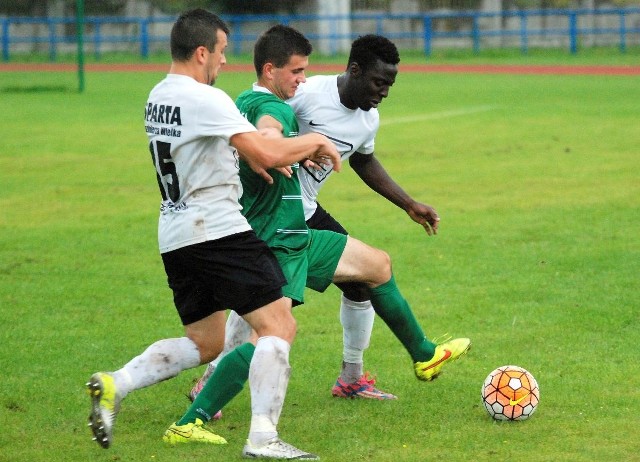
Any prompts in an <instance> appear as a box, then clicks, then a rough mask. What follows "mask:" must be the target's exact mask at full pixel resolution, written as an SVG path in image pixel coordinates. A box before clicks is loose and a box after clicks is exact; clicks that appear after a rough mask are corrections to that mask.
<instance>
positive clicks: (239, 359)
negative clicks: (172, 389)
mask: <svg viewBox="0 0 640 462" xmlns="http://www.w3.org/2000/svg"><path fill="white" fill-rule="evenodd" d="M255 350H256V347H255V346H254V345H253V344H252V343H244V344H242V345H240V346H239V347H236V349H235V350H233V351H231V352H230V353H229V354H227V355H226V356H225V357H224V358H222V360H221V361H220V363H219V364H218V366H217V367H216V370H215V371H214V372H213V374H211V377H209V380H207V383H206V384H205V386H204V387H203V388H202V391H201V392H200V393H198V396H197V397H196V399H195V400H193V403H191V406H190V407H189V409H187V412H186V413H185V414H184V415H183V416H182V418H181V419H180V420H179V421H178V422H176V425H186V424H188V423H196V419H200V420H202V421H203V422H205V423H206V422H208V421H209V420H211V419H212V417H213V416H214V415H215V413H216V412H218V411H219V410H220V409H222V408H223V407H224V406H226V405H227V404H228V403H229V402H230V401H231V400H232V399H233V397H234V396H236V395H237V394H238V393H240V392H241V391H242V388H243V387H244V384H245V383H246V381H247V380H248V379H249V365H250V364H251V358H252V357H253V352H254V351H255Z"/></svg>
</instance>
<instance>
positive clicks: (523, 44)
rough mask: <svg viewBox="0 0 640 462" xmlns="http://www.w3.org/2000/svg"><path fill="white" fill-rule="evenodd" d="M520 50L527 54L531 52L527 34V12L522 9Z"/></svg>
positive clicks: (520, 13)
mask: <svg viewBox="0 0 640 462" xmlns="http://www.w3.org/2000/svg"><path fill="white" fill-rule="evenodd" d="M518 14H519V15H520V52H521V53H522V54H524V55H526V54H527V53H528V52H529V38H528V37H529V36H528V35H527V13H526V12H524V11H520V12H519V13H518Z"/></svg>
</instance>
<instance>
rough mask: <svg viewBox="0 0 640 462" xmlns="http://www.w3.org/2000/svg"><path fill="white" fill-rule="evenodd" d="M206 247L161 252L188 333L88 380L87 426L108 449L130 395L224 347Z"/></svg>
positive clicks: (190, 366) (204, 360)
mask: <svg viewBox="0 0 640 462" xmlns="http://www.w3.org/2000/svg"><path fill="white" fill-rule="evenodd" d="M203 245H204V244H203ZM203 245H198V246H189V247H185V248H182V249H178V250H175V251H173V252H168V253H166V254H163V255H162V258H163V263H164V266H165V271H166V273H167V276H168V280H169V285H170V286H171V288H172V290H173V292H174V301H175V305H176V309H177V310H178V314H179V315H180V317H181V320H182V323H183V325H184V326H185V334H186V336H185V337H181V338H173V339H164V340H160V341H158V342H156V343H154V344H153V345H151V346H150V347H148V348H147V349H146V350H145V351H144V352H142V354H140V355H138V356H136V357H135V358H133V359H132V360H131V361H129V362H128V363H127V364H125V365H124V366H123V367H122V368H121V369H119V370H116V371H115V372H112V373H109V372H97V373H95V374H93V375H92V376H91V378H90V379H89V382H87V391H88V392H89V395H90V397H91V413H90V415H89V426H90V427H91V430H92V432H93V434H94V439H95V440H96V441H97V442H98V443H99V444H100V445H101V446H102V447H104V448H108V447H109V446H110V445H111V441H112V437H113V425H114V422H115V417H116V414H117V413H118V411H119V408H120V404H121V402H122V400H123V399H124V398H125V397H126V396H127V394H129V393H130V392H132V391H134V390H137V389H139V388H143V387H147V386H149V385H153V384H155V383H158V382H161V381H163V380H167V379H169V378H171V377H175V376H176V375H177V374H179V373H180V372H181V371H183V370H185V369H189V368H192V367H196V366H198V365H200V364H202V363H204V362H207V361H210V360H211V359H212V358H214V357H215V356H216V355H217V354H219V352H220V351H221V349H222V339H223V338H224V313H223V312H221V311H219V310H220V307H218V306H216V305H215V304H212V303H211V302H210V300H209V298H208V296H209V291H208V290H207V287H206V286H204V285H203V284H202V280H201V275H200V272H199V271H198V268H199V267H200V264H199V263H198V261H197V259H196V255H197V253H198V251H199V247H202V246H203ZM186 268H188V269H186Z"/></svg>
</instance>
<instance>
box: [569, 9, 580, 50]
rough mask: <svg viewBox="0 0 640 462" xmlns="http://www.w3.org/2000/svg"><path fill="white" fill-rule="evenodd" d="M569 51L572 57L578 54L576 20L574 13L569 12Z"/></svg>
mask: <svg viewBox="0 0 640 462" xmlns="http://www.w3.org/2000/svg"><path fill="white" fill-rule="evenodd" d="M569 49H570V51H571V54H572V55H575V54H576V53H577V52H578V18H577V14H576V12H575V11H570V12H569Z"/></svg>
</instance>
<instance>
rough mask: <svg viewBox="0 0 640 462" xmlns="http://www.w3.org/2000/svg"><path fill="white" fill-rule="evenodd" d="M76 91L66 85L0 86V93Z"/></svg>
mask: <svg viewBox="0 0 640 462" xmlns="http://www.w3.org/2000/svg"><path fill="white" fill-rule="evenodd" d="M76 91H77V90H72V89H70V88H68V87H66V86H64V85H29V86H19V85H14V86H9V87H3V88H0V93H71V92H74V93H75V92H76Z"/></svg>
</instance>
